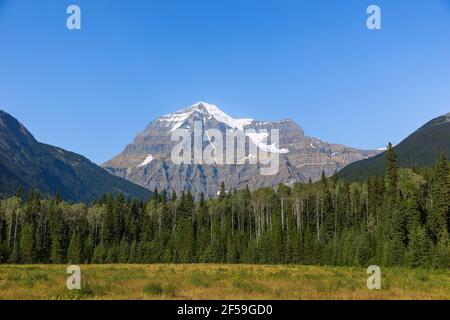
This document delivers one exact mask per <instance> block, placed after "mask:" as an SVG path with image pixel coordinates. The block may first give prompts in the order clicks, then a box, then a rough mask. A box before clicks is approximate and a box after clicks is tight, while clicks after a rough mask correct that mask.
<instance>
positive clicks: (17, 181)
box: [0, 110, 150, 202]
mask: <svg viewBox="0 0 450 320" xmlns="http://www.w3.org/2000/svg"><path fill="white" fill-rule="evenodd" d="M0 182H1V184H0V195H1V196H11V195H14V194H15V193H16V191H17V189H18V188H19V187H23V188H24V189H27V190H31V189H34V190H37V191H40V192H42V193H44V194H51V195H53V194H55V193H56V192H57V191H59V192H60V194H61V196H62V198H63V199H65V200H68V201H84V202H89V201H92V200H95V199H96V198H98V197H99V196H100V195H101V194H103V193H109V192H111V193H119V192H120V193H123V194H125V195H127V196H132V197H141V198H145V197H148V196H149V195H150V191H149V190H146V189H145V188H142V187H140V186H137V185H135V184H132V183H131V182H129V181H126V180H123V179H120V178H118V177H115V176H113V175H111V174H109V173H108V172H107V171H106V170H104V169H103V168H101V167H99V166H97V165H96V164H95V163H93V162H92V161H90V160H89V159H87V158H86V157H84V156H82V155H79V154H77V153H74V152H71V151H66V150H64V149H62V148H59V147H55V146H51V145H48V144H45V143H41V142H38V141H37V140H36V139H35V138H34V136H33V135H32V134H31V133H30V132H29V131H28V130H27V129H26V127H25V126H24V125H23V124H22V123H20V122H19V121H18V120H17V119H16V118H14V117H13V116H11V115H10V114H8V113H7V112H5V111H3V110H0Z"/></svg>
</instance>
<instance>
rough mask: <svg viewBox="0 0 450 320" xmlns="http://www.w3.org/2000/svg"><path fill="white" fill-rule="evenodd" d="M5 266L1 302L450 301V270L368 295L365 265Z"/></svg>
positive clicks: (385, 278) (393, 281)
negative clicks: (69, 283) (75, 281)
mask: <svg viewBox="0 0 450 320" xmlns="http://www.w3.org/2000/svg"><path fill="white" fill-rule="evenodd" d="M66 268H67V266H63V265H28V266H23V265H0V299H108V300H109V299H133V300H136V299H138V300H139V299H194V300H197V299H213V300H229V299H255V300H259V299H261V300H264V299H289V300H292V299H294V300H297V299H450V270H420V269H405V268H382V289H381V290H368V289H367V287H366V280H367V277H368V275H367V274H366V270H365V269H364V268H357V267H350V268H349V267H317V266H261V265H222V264H220V265H219V264H217V265H208V264H195V265H186V264H184V265H183V264H182V265H175V264H167V265H165V264H154V265H128V264H118V265H81V272H82V289H81V290H72V291H71V290H68V289H67V288H66V279H67V277H68V275H67V274H66Z"/></svg>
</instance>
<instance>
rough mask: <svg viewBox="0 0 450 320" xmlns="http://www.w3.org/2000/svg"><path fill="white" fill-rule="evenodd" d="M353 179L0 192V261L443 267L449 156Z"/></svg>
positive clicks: (391, 160) (447, 262) (446, 262)
mask: <svg viewBox="0 0 450 320" xmlns="http://www.w3.org/2000/svg"><path fill="white" fill-rule="evenodd" d="M386 161H387V164H388V166H387V172H386V174H385V175H384V176H376V177H372V178H370V179H369V180H367V181H366V182H364V183H360V182H354V183H349V182H347V181H344V180H341V179H339V178H338V177H337V176H334V177H331V178H325V176H324V174H322V179H321V180H320V181H318V182H316V183H312V182H311V181H309V182H308V183H296V184H294V185H292V186H286V185H279V186H277V187H276V188H264V189H260V190H257V191H254V192H251V191H250V190H249V189H248V188H246V189H243V190H235V191H227V190H226V188H225V186H224V185H223V183H222V186H221V191H220V193H219V196H218V198H216V199H208V200H205V199H204V197H203V196H201V197H200V200H199V201H194V199H193V197H192V195H191V194H190V193H189V192H187V193H183V194H181V195H176V194H175V192H172V193H171V194H169V193H168V192H166V191H163V192H158V191H157V190H155V191H154V192H153V195H152V197H151V199H149V200H148V201H142V200H138V199H126V198H124V197H123V196H122V195H120V194H119V195H115V196H113V195H104V196H103V197H101V198H100V199H98V200H97V201H95V202H94V203H93V204H91V205H90V206H87V205H85V204H82V203H76V204H71V203H67V202H64V201H62V200H61V199H60V197H59V196H58V195H56V196H55V197H53V198H49V197H45V198H43V197H41V196H40V195H39V194H38V193H37V192H29V193H28V194H27V196H24V195H22V193H21V192H19V193H18V195H17V196H16V197H12V198H7V199H2V200H0V263H24V264H31V263H55V264H62V263H75V264H79V263H198V262H205V263H252V264H286V263H289V264H315V265H348V266H357V265H363V266H367V265H369V264H377V265H380V266H397V265H401V266H410V267H443V268H448V267H450V239H449V231H450V166H449V162H448V160H447V159H446V157H445V155H444V154H442V155H441V157H440V158H439V160H438V161H437V163H436V165H435V167H434V168H419V167H415V168H399V167H398V166H397V159H396V155H395V153H394V150H393V149H392V146H389V148H388V151H387V152H386Z"/></svg>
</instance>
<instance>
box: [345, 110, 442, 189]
mask: <svg viewBox="0 0 450 320" xmlns="http://www.w3.org/2000/svg"><path fill="white" fill-rule="evenodd" d="M394 151H395V153H396V154H397V158H398V164H399V165H400V166H401V167H412V166H414V165H420V166H431V165H434V164H435V162H436V161H437V159H438V157H439V154H440V153H441V151H444V152H445V154H446V155H447V157H449V158H450V113H447V114H445V115H443V116H440V117H438V118H435V119H433V120H431V121H430V122H428V123H427V124H425V125H424V126H423V127H421V128H420V129H418V130H417V131H416V132H414V133H413V134H411V135H410V136H409V137H407V138H406V139H405V140H403V141H402V142H401V143H399V144H398V145H396V146H395V147H394ZM385 168H386V164H385V159H384V153H382V154H379V155H377V156H375V157H373V158H370V159H365V160H361V161H357V162H354V163H352V164H350V165H348V166H347V167H345V168H344V169H343V170H341V171H340V172H339V173H338V175H339V176H340V177H342V178H345V179H347V180H351V181H355V180H363V179H366V178H368V177H370V176H373V175H380V174H383V173H384V172H385Z"/></svg>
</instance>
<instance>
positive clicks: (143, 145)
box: [102, 102, 377, 197]
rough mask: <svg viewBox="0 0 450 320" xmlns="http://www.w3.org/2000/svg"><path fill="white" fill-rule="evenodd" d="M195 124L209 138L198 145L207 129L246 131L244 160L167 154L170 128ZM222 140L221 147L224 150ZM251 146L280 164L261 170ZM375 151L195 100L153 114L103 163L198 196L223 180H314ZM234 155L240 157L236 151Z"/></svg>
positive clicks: (235, 184)
mask: <svg viewBox="0 0 450 320" xmlns="http://www.w3.org/2000/svg"><path fill="white" fill-rule="evenodd" d="M196 124H197V127H198V125H199V124H200V126H201V127H200V130H201V132H202V134H203V135H204V136H205V139H206V140H209V141H207V142H206V143H205V142H203V144H202V148H205V147H207V145H208V144H210V142H211V141H214V142H215V141H216V140H215V139H213V138H212V137H210V134H209V133H208V132H209V130H210V129H216V130H218V131H219V132H220V133H222V134H223V136H224V137H226V135H227V133H228V132H229V131H230V130H233V132H245V134H244V136H245V137H246V138H245V141H246V143H245V155H244V156H245V157H244V159H243V161H245V163H244V164H237V163H234V164H229V163H228V164H221V163H220V161H217V162H214V163H212V164H204V163H201V164H199V163H194V162H192V163H183V164H180V165H179V164H175V163H174V162H173V161H172V159H171V154H172V151H173V149H174V147H175V146H176V145H177V143H178V140H175V141H172V134H173V133H174V132H175V131H176V130H177V129H186V130H189V132H190V134H192V136H194V135H195V133H193V132H194V127H195V126H196ZM273 129H278V131H279V143H278V144H276V143H275V141H272V140H271V138H270V137H271V133H272V132H273V131H272V130H273ZM266 132H267V133H269V134H268V135H267V133H266ZM267 137H269V138H267ZM225 140H226V138H224V140H223V141H224V143H223V145H224V146H223V148H224V152H226V151H227V150H226V142H225ZM269 140H270V142H269ZM193 145H194V142H192V146H193ZM254 146H257V147H258V148H259V150H262V151H267V152H269V151H270V153H269V154H270V155H276V156H278V158H279V169H278V171H277V173H276V174H274V175H263V174H261V168H262V167H266V166H265V165H264V164H261V163H259V162H258V163H256V164H254V163H252V161H251V159H252V157H253V158H254V157H256V156H255V154H252V153H251V151H250V150H254V149H251V147H254ZM228 151H229V150H228ZM214 154H215V153H214ZM376 154H377V151H372V150H369V151H365V150H358V149H354V148H348V147H345V146H343V145H339V144H330V143H326V142H323V141H320V140H318V139H316V138H312V137H308V136H305V134H304V132H303V130H302V129H301V128H300V127H299V126H298V125H297V124H296V123H295V122H294V121H292V120H290V119H288V120H282V121H275V122H272V121H258V120H254V119H235V118H232V117H230V116H228V115H227V114H226V113H224V112H223V111H221V110H220V109H219V108H218V107H217V106H215V105H211V104H208V103H204V102H199V103H196V104H195V105H193V106H191V107H189V108H186V109H183V110H180V111H178V112H175V113H172V114H168V115H164V116H162V117H160V118H158V119H156V120H154V121H153V122H151V123H150V124H149V126H148V127H147V128H146V129H145V130H144V131H143V132H141V133H140V134H138V136H137V137H136V138H135V139H134V141H133V142H132V143H131V144H129V145H128V146H127V147H126V148H125V150H124V151H123V152H122V153H121V154H119V155H118V156H116V157H114V158H113V159H111V160H109V161H107V162H106V163H104V164H103V165H102V166H103V167H104V168H105V169H106V170H108V171H109V172H111V173H113V174H115V175H117V176H119V177H122V178H125V179H127V180H130V181H132V182H134V183H137V184H139V185H141V186H144V187H146V188H148V189H150V190H153V189H154V188H157V189H158V190H172V189H173V190H175V191H176V192H177V193H180V192H182V191H188V190H189V191H191V193H193V194H194V195H197V196H198V195H199V194H200V193H201V192H203V193H204V194H205V195H207V196H209V197H211V196H214V195H216V194H217V192H218V190H219V189H220V184H221V182H222V181H223V182H224V183H225V185H226V187H227V188H229V189H235V188H244V187H246V186H249V188H250V189H257V188H261V187H273V186H275V185H277V184H279V183H285V184H292V183H294V182H297V181H307V180H308V179H309V178H311V179H312V180H313V181H315V180H318V179H319V178H320V175H321V173H322V170H323V171H325V173H326V174H327V175H328V176H329V175H332V174H334V173H335V172H336V171H338V170H340V169H342V168H343V167H345V166H346V165H348V164H349V163H351V162H354V161H357V160H361V159H364V158H368V157H371V156H374V155H376ZM234 157H235V158H238V156H237V153H234Z"/></svg>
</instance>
